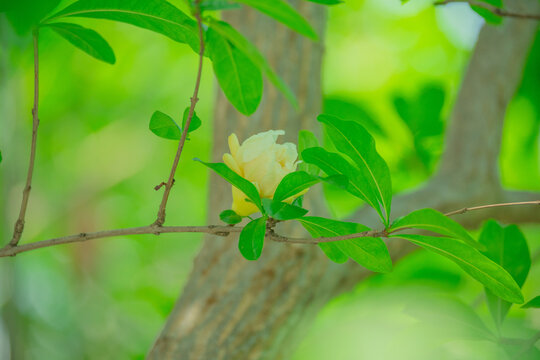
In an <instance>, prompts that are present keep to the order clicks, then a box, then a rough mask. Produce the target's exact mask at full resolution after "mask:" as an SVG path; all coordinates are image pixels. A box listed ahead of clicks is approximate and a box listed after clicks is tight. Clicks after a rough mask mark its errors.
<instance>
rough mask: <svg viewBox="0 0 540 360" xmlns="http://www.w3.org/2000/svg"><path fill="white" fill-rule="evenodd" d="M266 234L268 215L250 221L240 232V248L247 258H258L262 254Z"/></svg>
mask: <svg viewBox="0 0 540 360" xmlns="http://www.w3.org/2000/svg"><path fill="white" fill-rule="evenodd" d="M265 234H266V217H261V218H258V219H255V220H252V221H250V222H249V223H248V224H247V225H246V226H245V227H244V228H243V229H242V232H241V233H240V236H239V238H238V249H239V250H240V253H241V254H242V256H243V257H244V258H246V259H247V260H257V259H258V258H259V257H260V256H261V252H262V249H263V245H264V235H265Z"/></svg>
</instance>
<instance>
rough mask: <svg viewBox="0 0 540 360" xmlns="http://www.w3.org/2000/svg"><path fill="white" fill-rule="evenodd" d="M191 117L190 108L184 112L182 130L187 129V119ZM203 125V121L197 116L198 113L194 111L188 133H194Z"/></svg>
mask: <svg viewBox="0 0 540 360" xmlns="http://www.w3.org/2000/svg"><path fill="white" fill-rule="evenodd" d="M188 116H189V106H188V107H187V108H186V110H184V115H183V116H182V129H184V128H185V127H186V122H187V118H188ZM201 124H202V121H201V119H199V117H198V116H197V113H196V112H195V111H193V117H192V118H191V122H190V123H189V129H188V132H192V131H195V130H197V129H198V128H199V127H200V126H201Z"/></svg>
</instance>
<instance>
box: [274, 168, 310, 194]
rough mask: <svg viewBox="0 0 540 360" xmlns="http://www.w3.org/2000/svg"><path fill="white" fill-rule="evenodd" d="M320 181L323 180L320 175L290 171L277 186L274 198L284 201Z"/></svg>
mask: <svg viewBox="0 0 540 360" xmlns="http://www.w3.org/2000/svg"><path fill="white" fill-rule="evenodd" d="M320 181H321V180H320V179H319V178H318V177H316V176H313V175H310V174H308V173H307V172H305V171H295V172H292V173H289V174H287V175H285V177H284V178H283V179H282V180H281V182H280V183H279V185H278V187H277V188H276V192H275V193H274V200H276V201H284V200H286V199H288V198H290V197H291V196H294V195H298V194H299V193H301V192H302V191H304V190H305V189H309V188H310V187H311V186H313V185H315V184H317V183H319V182H320Z"/></svg>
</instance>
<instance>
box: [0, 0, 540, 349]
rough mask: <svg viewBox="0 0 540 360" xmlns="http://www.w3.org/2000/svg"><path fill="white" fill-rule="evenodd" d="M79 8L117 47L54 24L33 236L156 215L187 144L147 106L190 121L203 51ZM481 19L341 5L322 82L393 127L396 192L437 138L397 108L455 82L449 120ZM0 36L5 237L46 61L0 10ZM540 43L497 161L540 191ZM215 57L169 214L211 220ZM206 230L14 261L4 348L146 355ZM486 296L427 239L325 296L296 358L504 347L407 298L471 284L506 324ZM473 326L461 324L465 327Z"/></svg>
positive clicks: (389, 152) (443, 309) (345, 205)
mask: <svg viewBox="0 0 540 360" xmlns="http://www.w3.org/2000/svg"><path fill="white" fill-rule="evenodd" d="M70 2H71V1H62V4H68V3H70ZM172 2H173V3H174V4H175V5H177V6H182V2H181V1H178V0H177V1H172ZM61 6H62V5H61ZM73 21H74V22H78V23H81V24H85V25H86V26H89V27H91V28H94V29H98V30H99V31H100V33H102V34H103V35H104V37H105V38H106V39H107V40H108V41H109V43H110V44H111V46H112V47H113V48H114V50H115V53H116V57H117V63H116V65H114V66H110V65H107V64H104V63H101V62H98V61H96V60H94V59H93V58H90V57H89V56H87V55H86V54H84V53H83V52H81V51H79V50H77V49H75V48H73V47H72V46H71V45H70V44H68V43H67V42H66V41H64V40H63V39H61V38H59V37H58V36H57V35H56V34H54V33H53V32H52V31H49V30H48V29H44V30H43V31H42V34H41V42H40V51H41V59H40V60H41V87H40V91H41V92H40V94H41V101H40V118H41V125H40V130H39V131H40V134H39V140H38V162H37V165H36V171H35V178H34V187H33V190H32V197H31V200H30V207H29V211H28V214H27V225H26V229H25V234H24V237H23V241H24V242H30V241H37V240H40V239H46V238H51V237H55V236H61V235H65V234H71V233H77V232H90V231H96V230H100V229H108V228H118V227H130V226H138V225H144V224H149V223H151V222H152V221H153V220H154V219H155V215H156V209H157V208H158V206H159V202H160V199H161V196H160V194H159V193H157V192H156V191H154V189H153V187H154V186H155V185H157V184H159V183H160V182H161V181H164V180H165V178H166V176H167V175H168V172H169V169H170V165H171V162H172V159H173V156H174V152H175V149H176V143H175V142H174V141H167V140H164V139H161V138H158V137H156V136H154V135H153V134H152V133H151V132H150V131H149V130H148V121H149V119H150V116H151V114H152V113H153V112H154V111H155V110H160V111H163V112H165V113H167V114H170V115H172V116H173V117H175V118H176V119H180V117H181V114H182V113H183V110H184V108H185V107H186V106H188V105H189V98H190V96H191V92H192V88H193V84H194V82H195V72H196V66H197V56H196V55H195V54H194V53H193V52H192V50H191V49H189V48H188V47H187V46H185V45H181V44H178V43H175V42H173V41H171V40H169V39H167V38H164V37H163V36H160V35H158V34H155V33H152V32H148V31H145V30H142V29H138V28H135V27H133V26H129V25H125V24H120V23H114V22H108V21H100V20H90V19H84V20H73ZM481 25H482V19H481V18H480V17H479V16H478V15H476V14H475V13H474V12H472V11H471V10H470V9H468V7H467V6H466V5H463V4H461V5H460V4H457V5H452V6H447V7H444V8H438V9H435V8H434V7H432V6H431V5H430V2H429V1H423V0H415V1H411V3H408V4H407V5H405V6H401V5H400V2H399V0H384V1H381V0H347V1H346V3H345V4H342V5H340V6H335V7H332V8H331V10H330V12H329V23H328V27H327V34H326V36H327V44H326V48H327V50H326V56H325V60H324V93H325V96H326V97H328V98H332V99H340V100H341V101H343V100H346V101H347V102H348V103H350V104H352V105H354V106H355V107H356V108H355V109H356V111H360V112H362V113H363V114H364V115H365V116H367V117H369V118H370V121H372V122H373V123H374V124H376V126H377V127H379V128H380V131H379V132H375V133H374V135H375V136H376V139H377V144H378V149H379V151H380V152H381V154H382V155H383V157H384V158H385V159H386V160H387V162H388V163H389V165H390V167H391V170H392V175H393V182H394V186H395V190H396V191H402V190H406V189H409V188H411V187H414V186H418V185H419V184H421V182H422V181H423V180H425V179H426V178H427V177H428V176H429V174H430V173H431V172H432V171H433V168H434V166H435V165H436V160H437V157H438V155H439V154H440V151H441V136H440V135H436V134H435V135H433V136H427V137H426V138H425V139H423V140H422V145H421V146H420V147H421V151H420V152H419V151H418V146H417V147H416V148H415V138H414V136H413V134H412V131H411V130H410V129H409V128H408V127H407V125H406V123H405V122H404V121H403V119H402V118H401V117H400V114H399V113H398V111H397V109H396V107H395V106H394V104H395V99H396V97H400V98H402V99H404V100H405V102H406V103H407V104H409V105H408V106H409V107H410V108H415V109H416V110H415V111H417V112H416V113H415V114H416V115H417V117H420V118H421V117H422V116H425V117H426V118H431V117H428V115H431V114H435V115H437V116H439V115H438V112H439V109H438V108H437V106H435V105H433V106H434V107H435V108H431V107H430V104H434V103H431V102H430V101H427V102H422V101H423V100H422V97H421V95H420V94H422V91H424V89H426V88H427V89H433V88H435V89H438V91H440V90H442V91H443V92H444V103H443V106H442V110H441V114H440V117H441V119H446V118H447V117H448V115H449V113H450V111H451V107H452V104H453V102H454V99H455V96H456V93H457V91H458V88H459V84H460V80H461V78H462V76H463V74H464V70H465V68H466V65H467V62H468V59H469V56H470V54H471V50H472V47H473V46H474V42H475V40H476V36H477V33H478V30H479V28H480V26H481ZM279 26H281V25H279ZM0 44H1V45H0V150H1V151H2V155H3V162H2V163H1V164H0V184H1V185H0V189H1V195H0V196H1V199H2V207H1V210H0V211H1V212H2V213H1V216H0V219H1V221H2V222H1V225H0V226H1V227H0V231H1V234H2V238H3V241H2V242H3V243H4V242H6V241H7V239H8V237H9V236H10V235H11V231H12V226H13V223H14V222H15V219H16V216H17V211H18V207H19V204H20V196H21V192H22V188H23V186H24V178H25V172H26V167H27V158H28V152H29V138H30V133H31V114H30V109H31V107H32V91H33V88H32V86H33V83H32V77H33V69H32V49H31V44H30V38H28V37H26V38H21V37H18V36H16V35H15V34H13V32H12V30H11V29H10V27H9V25H8V23H7V21H6V20H5V18H4V17H2V16H0ZM539 59H540V40H537V41H536V43H535V45H534V47H533V50H532V52H531V55H530V59H529V65H528V66H527V69H526V73H525V76H524V81H523V84H522V86H521V87H520V90H519V91H518V93H517V94H516V96H515V98H514V100H513V101H512V103H511V104H510V107H509V109H508V112H507V117H506V123H505V133H504V139H503V147H502V154H501V160H500V165H501V173H502V179H503V181H504V184H505V185H506V186H508V187H511V188H519V189H530V190H533V189H534V190H540V172H539V158H538V150H539V142H538V134H539V128H540V96H539V94H540V75H539V74H540V60H539ZM205 61H206V63H205V67H204V72H203V79H202V84H201V92H200V102H199V104H198V105H197V113H198V115H199V117H200V118H201V119H202V120H203V125H202V127H201V128H200V129H199V130H197V132H195V133H193V134H192V136H191V140H190V141H189V143H188V145H187V147H186V150H185V153H184V154H183V156H182V160H181V163H180V171H179V172H178V174H177V176H176V186H175V188H174V190H173V192H172V195H171V197H170V201H169V205H168V211H167V215H168V216H167V222H168V223H169V224H177V225H197V224H205V223H206V211H207V185H208V181H207V180H208V171H207V170H206V169H205V168H204V167H203V166H201V165H200V164H198V163H196V162H193V161H192V160H191V159H192V158H193V157H200V158H202V159H207V158H209V153H210V147H211V141H210V139H211V134H212V121H211V120H212V106H213V99H214V96H215V92H216V82H215V80H214V78H213V74H212V72H211V64H210V63H209V62H208V61H207V60H205ZM418 104H422V106H418ZM424 112H425V113H424ZM366 114H367V115H366ZM227 135H228V134H223V136H227ZM417 140H418V139H417ZM417 145H418V144H417ZM426 159H427V160H426ZM325 194H326V196H327V198H328V199H329V205H330V208H331V211H332V212H333V214H334V215H335V216H336V217H340V218H341V217H346V216H347V215H348V214H349V213H350V212H351V211H353V210H354V208H355V207H357V206H359V203H357V202H356V201H355V200H353V199H351V198H350V197H348V196H346V195H344V194H341V193H339V192H337V191H336V190H334V189H332V188H326V189H325ZM531 211H533V210H531ZM534 211H538V210H534ZM215 222H216V223H217V219H216V221H215ZM522 229H523V230H524V231H525V233H526V236H527V239H528V241H529V245H530V247H531V253H532V254H538V251H537V250H538V249H539V248H540V227H539V226H523V227H522ZM200 240H201V236H199V235H193V234H191V235H181V234H162V235H160V236H159V237H155V236H127V237H120V238H112V239H102V240H96V241H92V242H88V243H85V244H75V245H68V246H61V247H54V248H49V249H42V250H39V251H35V252H29V253H26V254H23V255H21V256H17V257H16V258H13V259H12V258H9V259H6V258H4V259H0V309H1V311H2V312H1V314H2V318H1V319H0V320H1V321H0V359H3V358H6V357H7V356H8V354H9V348H8V338H9V337H14V338H15V339H16V342H18V343H19V344H21V345H20V346H21V348H22V349H24V356H21V357H20V358H21V359H22V358H24V359H128V358H129V359H137V358H143V357H144V355H145V354H146V352H147V351H148V349H149V348H150V346H151V344H152V342H153V341H154V339H155V338H156V336H157V334H158V333H159V331H160V329H161V327H162V325H163V324H164V321H165V319H166V316H167V314H168V313H169V311H170V310H171V308H172V306H173V304H174V301H175V299H176V298H177V297H178V295H179V293H180V291H181V289H182V286H183V284H184V283H185V281H186V279H187V277H188V276H189V272H190V269H191V267H192V261H193V259H194V257H195V255H196V254H197V251H198V250H199V247H200ZM537 257H538V256H537ZM539 275H540V267H539V266H538V265H537V264H533V267H532V269H531V273H530V275H529V280H528V281H527V282H526V284H525V286H524V289H523V292H524V295H525V298H526V299H529V298H532V297H534V296H536V295H539V294H540V277H539ZM482 294H483V292H482V288H481V286H480V285H479V284H478V283H476V282H474V281H472V280H471V279H470V278H469V277H467V276H466V275H464V274H463V273H462V272H461V271H460V270H459V269H458V268H457V267H456V266H455V265H453V264H452V263H450V262H448V261H447V260H445V259H442V258H440V257H438V256H436V255H434V254H431V253H426V252H424V251H419V252H417V253H415V254H413V255H411V256H409V257H408V258H406V259H405V260H403V261H401V262H400V263H399V264H397V265H396V266H395V270H394V272H393V273H391V274H389V275H377V276H374V277H372V278H371V279H370V280H368V281H366V282H364V283H362V284H361V285H359V286H358V287H357V288H356V289H355V290H354V291H352V292H350V293H348V294H345V295H342V296H340V297H339V298H337V299H335V300H334V301H332V302H331V303H330V304H328V305H327V306H326V308H325V309H324V310H323V311H322V312H321V313H320V314H319V315H318V316H317V318H316V320H315V322H314V324H313V326H311V327H310V328H309V331H308V333H307V334H306V337H305V338H304V340H303V341H302V343H301V344H300V346H299V348H298V350H297V351H296V352H295V353H294V354H291V356H290V358H291V359H294V360H308V359H309V360H316V359H337V360H339V359H395V358H399V359H433V358H434V357H435V356H436V357H437V358H438V359H498V358H504V357H500V356H501V354H500V349H498V348H497V347H495V346H494V345H493V344H490V343H486V342H477V341H475V342H472V341H468V340H462V339H457V338H458V337H457V336H455V334H453V333H451V332H450V333H449V331H447V330H448V329H447V328H448V326H446V325H448V324H444V323H441V324H440V326H439V327H433V326H432V325H429V324H426V323H422V322H418V321H417V320H416V319H415V318H414V317H412V316H411V315H410V314H409V313H408V311H407V309H409V307H410V306H413V305H415V304H416V305H417V306H418V305H420V307H421V309H423V310H422V311H424V312H425V313H426V314H428V313H430V311H434V312H437V313H445V314H449V316H450V317H453V318H458V317H459V316H460V313H459V311H458V310H456V309H454V308H452V307H450V308H449V307H447V306H446V305H444V304H445V303H444V302H442V300H441V299H446V298H450V299H459V300H460V301H462V302H464V303H466V304H472V305H474V308H475V309H476V310H477V312H478V314H479V315H480V316H481V317H482V318H483V319H484V320H485V321H486V322H487V323H488V324H489V326H492V322H491V319H490V317H489V314H488V311H487V307H486V305H485V303H484V302H483V298H482ZM534 329H536V331H537V330H538V329H540V311H534V310H528V311H525V310H521V309H512V310H511V312H510V315H509V319H508V320H507V322H506V325H505V328H504V329H503V332H504V334H505V335H506V336H524V337H528V336H530V335H531V334H533V333H534V332H535V330H534ZM461 330H463V331H465V330H464V329H460V328H459V326H458V329H457V330H456V333H461V332H462V331H461ZM435 354H436V355H435Z"/></svg>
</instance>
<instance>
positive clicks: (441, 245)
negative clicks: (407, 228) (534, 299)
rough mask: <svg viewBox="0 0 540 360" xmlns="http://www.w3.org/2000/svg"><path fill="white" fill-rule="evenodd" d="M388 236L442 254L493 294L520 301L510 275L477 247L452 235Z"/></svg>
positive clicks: (516, 287) (519, 295) (515, 285)
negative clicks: (449, 236)
mask: <svg viewBox="0 0 540 360" xmlns="http://www.w3.org/2000/svg"><path fill="white" fill-rule="evenodd" d="M390 237H392V238H395V237H398V238H402V239H405V240H407V241H410V242H412V243H413V244H416V245H418V246H421V247H423V248H425V249H427V250H430V251H433V252H435V253H437V254H439V255H442V256H445V257H447V258H448V259H450V260H452V261H453V262H455V263H456V264H457V265H458V266H459V267H461V268H462V269H463V270H464V271H465V272H466V273H468V274H469V275H471V276H472V277H473V278H474V279H476V280H478V281H479V282H480V283H482V284H483V285H484V286H485V287H487V288H488V289H490V290H491V291H492V292H493V293H494V294H495V295H497V296H499V297H501V298H503V299H504V300H507V301H510V302H513V303H518V304H521V303H523V295H522V294H521V290H520V288H519V286H518V285H517V284H516V282H515V281H514V279H513V278H512V276H511V275H510V274H508V272H507V271H506V270H504V269H503V268H502V267H500V266H499V265H497V264H496V263H494V262H493V261H491V260H490V259H488V258H487V257H486V256H484V255H482V254H481V253H480V252H479V251H478V250H476V249H475V248H473V247H471V246H469V245H467V244H465V243H462V242H459V241H456V240H455V239H452V238H445V237H434V236H424V235H412V234H400V235H391V236H390Z"/></svg>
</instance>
